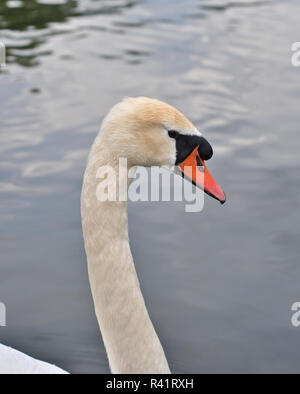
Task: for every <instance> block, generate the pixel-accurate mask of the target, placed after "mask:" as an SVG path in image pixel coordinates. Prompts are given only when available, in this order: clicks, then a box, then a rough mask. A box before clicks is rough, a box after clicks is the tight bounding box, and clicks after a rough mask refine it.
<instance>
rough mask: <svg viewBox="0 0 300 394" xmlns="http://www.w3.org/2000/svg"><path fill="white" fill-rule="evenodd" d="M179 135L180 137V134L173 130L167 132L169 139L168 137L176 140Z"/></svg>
mask: <svg viewBox="0 0 300 394" xmlns="http://www.w3.org/2000/svg"><path fill="white" fill-rule="evenodd" d="M179 135H180V134H179V133H178V131H175V130H170V131H169V137H170V138H175V139H176V138H178V137H179Z"/></svg>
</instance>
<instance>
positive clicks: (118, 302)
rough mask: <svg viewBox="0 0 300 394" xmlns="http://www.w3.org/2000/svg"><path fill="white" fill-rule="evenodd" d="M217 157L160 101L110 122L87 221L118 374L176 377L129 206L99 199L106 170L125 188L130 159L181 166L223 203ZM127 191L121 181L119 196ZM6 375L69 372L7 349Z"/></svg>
mask: <svg viewBox="0 0 300 394" xmlns="http://www.w3.org/2000/svg"><path fill="white" fill-rule="evenodd" d="M212 155H213V150H212V147H211V145H210V144H209V142H208V141H207V140H206V139H205V138H204V137H203V135H202V134H201V133H200V132H199V131H198V129H197V128H196V127H195V126H194V125H193V124H192V123H191V122H190V121H189V120H188V119H187V118H186V117H185V116H184V115H183V114H182V113H181V112H179V111H178V110H177V109H175V108H174V107H172V106H170V105H169V104H166V103H164V102H161V101H158V100H156V99H151V98H146V97H135V98H126V99H124V100H123V101H121V102H119V103H118V104H116V105H115V106H114V107H113V108H112V109H111V110H110V112H109V113H108V115H107V116H106V117H105V119H104V120H103V122H102V126H101V129H100V133H99V134H98V136H97V137H96V139H95V141H94V144H93V146H92V148H91V151H90V154H89V157H88V161H87V166H86V170H85V174H84V179H83V187H82V195H81V219H82V229H83V237H84V244H85V250H86V255H87V263H88V274H89V280H90V286H91V291H92V295H93V301H94V307H95V313H96V316H97V320H98V323H99V327H100V331H101V334H102V338H103V341H104V345H105V348H106V353H107V357H108V361H109V366H110V370H111V372H112V373H114V374H120V373H124V374H149V373H151V374H169V373H171V372H170V368H169V364H168V361H167V358H166V356H165V353H164V350H163V348H162V345H161V343H160V340H159V338H158V336H157V334H156V331H155V329H154V327H153V324H152V322H151V320H150V317H149V314H148V312H147V309H146V306H145V302H144V298H143V295H142V292H141V289H140V285H139V280H138V277H137V274H136V270H135V266H134V262H133V258H132V254H131V250H130V244H129V237H128V222H127V203H126V201H123V200H120V199H119V200H117V201H109V200H108V201H104V200H103V201H102V200H101V199H99V198H98V194H97V188H98V185H99V176H98V172H99V168H103V167H104V166H109V167H110V168H112V169H113V170H114V171H115V173H116V174H117V175H118V179H119V182H120V180H121V181H124V180H125V179H122V178H125V177H126V182H127V180H128V176H127V173H126V172H125V173H124V172H123V171H120V169H119V159H121V158H126V159H127V163H128V164H127V165H128V168H135V167H136V166H146V167H149V166H168V167H169V168H171V167H174V166H175V167H176V168H177V169H179V171H180V173H181V174H182V175H184V176H186V177H187V178H188V179H189V180H190V181H192V182H193V183H195V184H196V185H197V186H199V187H200V188H202V189H203V190H204V191H205V192H206V193H207V194H209V195H210V196H212V197H214V198H215V199H217V200H219V201H220V202H221V203H222V204H223V203H224V202H225V200H226V196H225V194H224V192H223V191H222V189H221V188H220V187H219V185H218V184H217V183H216V182H215V181H214V179H213V177H212V176H211V175H210V173H209V172H208V170H207V167H206V164H205V162H204V161H206V160H209V159H210V158H211V157H212ZM200 166H201V167H200ZM119 185H121V182H120V183H118V184H117V189H119ZM118 191H119V190H118ZM126 192H127V190H126ZM124 200H125V199H124ZM3 372H5V373H57V374H60V373H66V372H65V371H63V370H61V369H59V368H57V367H55V366H52V365H50V364H46V363H44V362H41V361H37V360H34V359H32V358H30V357H29V356H26V355H23V354H22V353H19V352H17V351H16V350H13V349H10V348H7V347H6V346H4V345H1V346H0V373H3Z"/></svg>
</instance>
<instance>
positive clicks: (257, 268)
mask: <svg viewBox="0 0 300 394" xmlns="http://www.w3.org/2000/svg"><path fill="white" fill-rule="evenodd" d="M299 8H300V5H299V4H298V2H297V1H296V0H291V1H288V2H287V1H284V0H282V1H280V0H277V1H276V0H274V1H272V0H269V1H250V0H245V1H238V2H232V1H228V0H216V1H204V0H186V1H184V2H182V1H179V0H144V1H142V0H140V1H125V0H98V1H97V0H79V1H71V0H65V1H62V0H39V1H33V0H26V1H19V0H13V1H12V0H10V1H2V2H1V3H0V41H3V42H4V43H5V44H6V46H7V49H8V53H7V63H8V65H7V67H6V68H5V69H1V70H0V87H1V88H0V100H1V101H0V102H1V106H0V114H1V116H0V196H1V197H0V198H1V200H0V221H1V225H2V227H1V237H0V250H1V259H0V261H1V263H0V302H5V304H6V306H7V314H8V326H7V327H6V328H0V341H1V342H4V343H6V344H9V345H12V346H14V347H17V348H19V349H20V350H23V351H25V352H27V353H30V354H32V355H33V356H36V357H38V358H40V359H45V360H47V361H50V362H55V363H56V364H59V365H60V366H62V367H64V368H65V369H67V370H69V371H71V372H105V371H107V370H108V366H107V361H106V357H105V352H104V349H103V345H102V343H101V339H100V335H99V332H98V328H97V324H96V320H95V317H94V312H93V308H92V301H91V296H90V290H89V284H88V280H87V273H86V262H85V254H84V250H83V244H82V237H81V226H80V215H79V197H80V188H81V179H82V174H83V171H84V166H85V160H86V157H87V154H88V151H89V148H90V145H91V143H92V141H93V138H94V137H95V135H96V133H97V131H98V128H99V125H100V122H101V119H102V118H103V116H104V115H105V113H106V112H107V111H108V109H109V108H110V107H111V106H112V105H113V104H114V103H115V102H117V101H118V100H120V99H121V98H122V97H124V96H134V95H141V94H142V95H146V96H151V97H158V98H160V99H162V100H165V101H167V102H170V103H171V104H173V105H175V106H177V107H178V108H180V109H181V110H182V111H183V112H185V113H186V114H187V115H188V116H189V117H190V118H191V119H192V120H193V121H194V122H195V123H196V124H197V125H198V127H199V128H200V129H201V130H203V131H204V133H205V134H206V135H207V136H208V138H209V139H210V140H211V142H212V144H213V145H214V150H215V157H214V160H213V161H212V162H211V163H210V169H211V170H212V172H213V173H215V176H216V178H217V179H219V180H220V183H221V184H222V185H224V189H225V190H226V192H227V194H228V197H229V198H228V204H227V205H226V206H224V207H222V208H221V207H219V206H218V205H216V203H215V201H213V200H210V199H206V204H205V210H204V212H202V213H201V214H197V215H188V214H186V213H185V211H184V204H179V203H170V204H166V203H136V204H130V206H129V212H130V231H131V239H132V247H133V253H134V257H135V261H136V266H137V271H138V274H139V277H140V281H141V285H142V288H143V291H144V294H145V298H146V302H147V306H148V309H149V311H150V315H151V317H152V319H153V321H154V324H155V326H156V328H157V330H158V332H159V335H160V337H161V340H162V342H163V345H164V347H165V349H166V353H167V355H168V358H169V360H170V365H171V368H172V370H173V371H175V372H245V371H251V372H254V371H260V372H262V371H264V372H278V371H281V372H282V371H284V372H298V367H297V366H298V365H299V362H300V355H299V353H298V351H297V349H298V347H299V333H298V332H297V330H296V329H293V328H292V327H291V324H290V308H291V305H292V304H293V303H294V302H295V301H299V297H300V294H299V284H298V282H299V280H298V277H299V274H300V272H299V270H300V269H299V264H298V261H299V242H298V240H299V208H300V207H299V198H298V191H299V181H300V179H299V173H300V172H299V165H300V158H299V145H300V138H299V130H298V128H299V90H298V86H299V82H300V81H299V79H300V73H299V69H297V68H293V67H291V65H290V64H291V63H290V56H291V53H290V47H291V44H292V43H293V42H295V41H299V28H298V25H299V24H298V15H299ZM287 21H289V22H288V23H287ZM179 240H180V242H179Z"/></svg>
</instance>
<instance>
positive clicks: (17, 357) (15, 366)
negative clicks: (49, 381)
mask: <svg viewBox="0 0 300 394" xmlns="http://www.w3.org/2000/svg"><path fill="white" fill-rule="evenodd" d="M12 373H13V374H20V375H22V374H32V375H40V374H43V375H44V374H51V375H52V374H55V375H63V374H67V372H65V371H63V370H62V369H60V368H58V367H56V366H55V365H51V364H48V363H44V362H43V361H39V360H35V359H34V358H32V357H29V356H27V355H26V354H24V353H21V352H18V351H17V350H15V349H12V348H10V347H7V346H4V345H1V344H0V374H12Z"/></svg>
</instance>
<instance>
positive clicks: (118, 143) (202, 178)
mask: <svg viewBox="0 0 300 394" xmlns="http://www.w3.org/2000/svg"><path fill="white" fill-rule="evenodd" d="M101 139H102V140H105V143H106V146H109V147H110V149H109V151H110V153H111V154H112V155H113V156H114V159H119V158H121V157H126V158H127V160H128V165H129V166H130V167H132V166H146V167H148V166H168V167H172V166H177V167H178V168H179V169H180V171H181V172H182V174H184V175H186V176H187V177H188V178H190V180H191V181H192V182H194V183H195V184H197V186H199V187H200V188H202V189H204V191H206V192H207V193H208V194H210V195H211V196H212V197H214V198H216V199H218V200H219V201H221V202H222V203H223V202H225V199H226V198H225V194H224V193H223V192H222V190H221V189H220V187H219V186H218V185H217V184H216V182H215V181H214V180H213V178H212V177H211V175H210V174H209V172H208V171H207V168H206V166H205V163H204V161H205V160H209V159H210V158H211V157H212V155H213V149H212V147H211V145H210V144H209V142H208V141H207V140H206V139H205V138H204V137H203V136H202V134H201V133H200V132H199V131H198V129H197V128H196V127H195V126H194V125H193V124H192V123H191V122H190V121H189V120H188V119H187V118H186V117H185V116H184V115H183V114H182V113H181V112H179V111H178V110H177V109H176V108H174V107H172V106H171V105H168V104H166V103H164V102H161V101H158V100H155V99H150V98H147V97H137V98H126V99H125V100H123V101H122V102H120V103H119V104H117V105H115V106H114V107H113V108H112V109H111V111H110V112H109V114H108V115H107V116H106V118H105V119H104V121H103V124H102V129H101ZM187 167H189V170H187V171H185V168H187ZM199 167H202V169H200V170H199Z"/></svg>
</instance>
